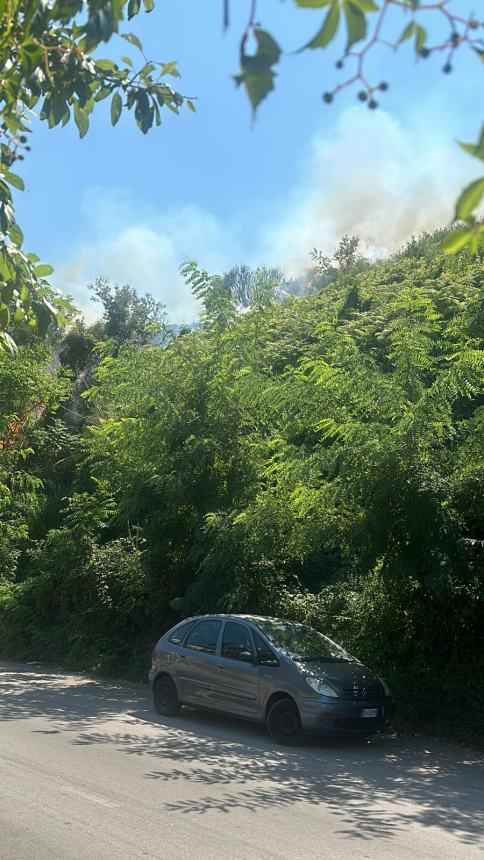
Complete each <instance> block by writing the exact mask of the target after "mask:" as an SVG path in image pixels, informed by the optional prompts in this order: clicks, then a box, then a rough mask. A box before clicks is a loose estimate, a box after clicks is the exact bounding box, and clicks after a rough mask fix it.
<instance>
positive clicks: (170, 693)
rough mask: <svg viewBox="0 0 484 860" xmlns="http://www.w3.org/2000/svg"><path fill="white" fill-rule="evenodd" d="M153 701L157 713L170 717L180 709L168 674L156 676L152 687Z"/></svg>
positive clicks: (174, 688)
mask: <svg viewBox="0 0 484 860" xmlns="http://www.w3.org/2000/svg"><path fill="white" fill-rule="evenodd" d="M153 701H154V704H155V708H156V710H157V711H158V713H159V714H162V716H165V717H172V716H174V715H175V714H177V713H178V712H179V710H180V703H179V701H178V695H177V692H176V687H175V685H174V683H173V681H172V680H171V678H170V677H169V676H168V675H162V676H161V678H157V680H156V681H155V686H154V688H153Z"/></svg>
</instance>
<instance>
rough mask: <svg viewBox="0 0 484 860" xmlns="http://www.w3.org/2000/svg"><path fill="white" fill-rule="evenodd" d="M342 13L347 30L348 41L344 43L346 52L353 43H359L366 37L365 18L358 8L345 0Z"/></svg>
mask: <svg viewBox="0 0 484 860" xmlns="http://www.w3.org/2000/svg"><path fill="white" fill-rule="evenodd" d="M344 13H345V18H346V26H347V29H348V41H347V43H346V50H347V51H349V50H350V48H351V47H352V46H353V45H354V44H355V42H359V41H361V39H364V38H365V36H366V18H365V15H364V13H363V12H362V11H361V9H360V8H358V6H357V5H355V3H353V2H352V0H346V2H345V5H344Z"/></svg>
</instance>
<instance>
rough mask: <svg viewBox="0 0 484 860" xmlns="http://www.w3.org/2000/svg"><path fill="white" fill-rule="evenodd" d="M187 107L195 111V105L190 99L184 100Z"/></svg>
mask: <svg viewBox="0 0 484 860" xmlns="http://www.w3.org/2000/svg"><path fill="white" fill-rule="evenodd" d="M185 104H186V106H187V108H188V109H189V110H191V111H192V113H196V110H197V109H196V107H195V105H194V103H193V102H192V100H191V99H187V100H186V102H185Z"/></svg>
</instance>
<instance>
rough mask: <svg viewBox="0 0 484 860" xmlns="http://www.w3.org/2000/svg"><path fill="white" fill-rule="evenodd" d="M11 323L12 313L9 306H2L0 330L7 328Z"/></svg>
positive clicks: (0, 306) (0, 308) (0, 307)
mask: <svg viewBox="0 0 484 860" xmlns="http://www.w3.org/2000/svg"><path fill="white" fill-rule="evenodd" d="M9 322H10V311H9V309H8V306H7V305H4V304H0V328H1V329H4V328H7V326H8V324H9Z"/></svg>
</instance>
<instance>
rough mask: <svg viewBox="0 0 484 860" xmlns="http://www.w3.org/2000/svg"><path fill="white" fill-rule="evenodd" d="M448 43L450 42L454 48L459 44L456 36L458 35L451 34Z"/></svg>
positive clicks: (458, 38)
mask: <svg viewBox="0 0 484 860" xmlns="http://www.w3.org/2000/svg"><path fill="white" fill-rule="evenodd" d="M450 41H451V42H452V44H453V45H454V46H456V45H458V44H459V41H460V37H459V34H458V33H456V32H453V33H451V36H450Z"/></svg>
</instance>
